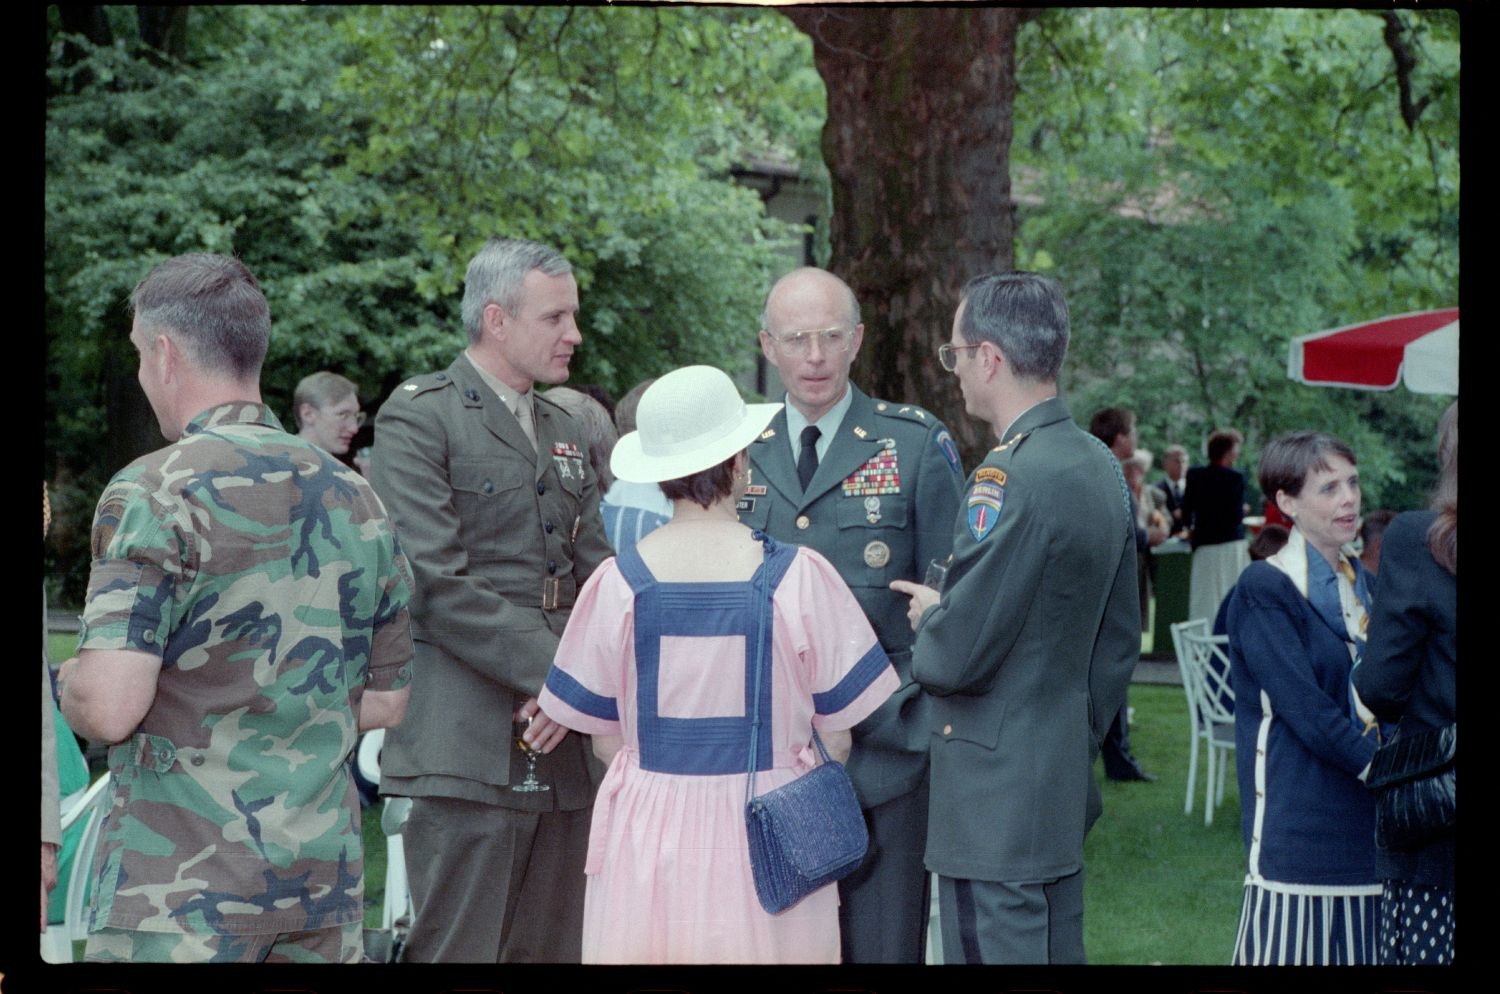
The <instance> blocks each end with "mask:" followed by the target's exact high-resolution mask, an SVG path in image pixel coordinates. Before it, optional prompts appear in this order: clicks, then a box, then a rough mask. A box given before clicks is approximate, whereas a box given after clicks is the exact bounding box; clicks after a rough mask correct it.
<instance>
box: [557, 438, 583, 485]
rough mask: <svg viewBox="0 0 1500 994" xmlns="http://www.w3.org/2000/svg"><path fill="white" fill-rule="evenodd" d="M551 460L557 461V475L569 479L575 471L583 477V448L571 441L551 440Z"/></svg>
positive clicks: (580, 477)
mask: <svg viewBox="0 0 1500 994" xmlns="http://www.w3.org/2000/svg"><path fill="white" fill-rule="evenodd" d="M552 461H553V462H555V463H557V475H558V476H560V477H562V478H563V479H564V480H571V479H572V478H573V475H574V474H575V473H576V474H577V475H578V478H579V479H580V480H581V479H583V450H582V449H580V448H579V447H578V446H576V445H574V444H573V443H572V442H553V443H552Z"/></svg>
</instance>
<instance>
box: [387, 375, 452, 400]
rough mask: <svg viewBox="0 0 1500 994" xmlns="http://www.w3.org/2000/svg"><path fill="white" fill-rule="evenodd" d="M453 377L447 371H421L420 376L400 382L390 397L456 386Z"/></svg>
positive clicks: (407, 396) (409, 396)
mask: <svg viewBox="0 0 1500 994" xmlns="http://www.w3.org/2000/svg"><path fill="white" fill-rule="evenodd" d="M456 385H457V384H455V383H454V382H453V377H451V376H449V375H448V374H447V373H443V372H437V373H423V374H422V375H421V376H413V377H412V378H411V379H409V380H407V381H406V382H405V383H403V384H401V385H400V386H399V387H397V388H396V389H395V391H394V392H393V393H392V394H391V396H392V397H406V398H411V397H416V396H418V395H419V394H424V393H427V392H429V391H432V390H441V389H443V388H444V387H451V386H456Z"/></svg>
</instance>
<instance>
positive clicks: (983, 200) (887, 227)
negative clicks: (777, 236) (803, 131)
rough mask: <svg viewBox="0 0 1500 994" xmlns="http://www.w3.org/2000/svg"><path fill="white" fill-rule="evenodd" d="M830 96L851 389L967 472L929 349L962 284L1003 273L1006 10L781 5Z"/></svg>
mask: <svg viewBox="0 0 1500 994" xmlns="http://www.w3.org/2000/svg"><path fill="white" fill-rule="evenodd" d="M783 12H784V13H785V14H786V16H787V17H789V18H791V20H792V21H793V23H795V24H796V25H797V26H798V27H799V28H801V29H802V30H803V31H805V32H806V33H807V34H808V35H809V36H810V37H811V38H812V42H813V57H814V60H815V62H816V64H817V68H818V72H819V74H820V75H821V76H822V77H823V81H824V83H825V85H826V86H827V90H828V121H827V124H826V125H825V126H824V129H823V156H824V158H825V159H826V160H827V163H828V170H829V172H830V174H831V175H832V178H833V222H832V227H831V231H830V234H831V240H832V244H833V258H832V260H831V262H830V268H831V269H832V270H833V271H834V272H836V273H837V274H838V275H839V276H841V277H842V278H843V279H844V280H845V281H847V282H848V283H849V285H850V286H851V287H853V288H854V292H855V294H856V295H857V296H858V297H859V301H860V305H861V308H862V310H863V316H864V322H865V343H864V347H863V348H862V350H861V352H860V356H859V360H858V362H857V364H856V367H855V373H854V375H855V379H856V380H858V381H859V382H860V383H861V384H862V385H864V386H866V387H868V388H869V390H870V392H872V393H874V394H876V395H878V396H883V397H886V398H888V399H891V400H897V401H914V402H916V403H920V404H921V405H922V406H924V407H926V408H928V409H929V410H931V411H933V412H934V413H936V414H937V415H938V416H939V417H941V418H942V419H943V420H944V421H945V422H946V423H947V424H948V426H949V428H950V429H951V430H952V432H953V434H954V437H955V438H956V439H957V440H958V443H959V448H960V449H961V451H962V452H963V455H964V462H965V465H967V466H973V465H974V464H975V463H976V462H977V461H978V460H979V459H980V458H981V457H982V455H983V452H984V451H985V449H986V448H987V447H988V446H990V445H993V444H994V443H993V442H992V441H991V437H992V436H991V434H990V429H989V427H988V426H987V425H983V424H980V423H978V422H976V421H975V420H974V419H972V418H970V417H969V416H968V415H966V414H965V413H964V410H963V400H962V398H961V397H960V396H959V393H958V388H957V384H956V383H955V382H954V380H953V377H952V375H951V374H949V373H946V372H944V371H943V368H942V366H941V365H939V364H938V361H937V356H936V354H935V353H936V349H937V347H938V345H940V344H941V343H942V342H944V341H947V339H948V336H949V333H950V331H951V329H952V326H953V312H954V309H955V308H956V307H957V305H958V295H959V291H960V290H962V288H963V285H964V283H966V282H967V281H968V280H969V278H970V277H972V276H976V275H978V274H980V273H983V272H990V271H994V270H1003V269H1009V268H1011V267H1012V266H1013V264H1014V257H1015V255H1014V253H1015V249H1014V245H1013V239H1014V226H1015V221H1014V205H1013V203H1012V201H1011V197H1010V164H1009V160H1010V140H1011V104H1012V102H1013V101H1014V99H1015V93H1016V78H1015V40H1016V31H1017V29H1018V27H1019V26H1020V24H1021V22H1022V21H1023V20H1024V19H1025V18H1026V16H1027V14H1028V12H1026V11H1023V10H1019V9H1016V8H1001V9H993V8H988V9H987V8H974V7H968V8H939V9H931V8H927V7H926V5H919V7H918V8H908V7H897V8H850V7H788V8H785V9H784V11H783Z"/></svg>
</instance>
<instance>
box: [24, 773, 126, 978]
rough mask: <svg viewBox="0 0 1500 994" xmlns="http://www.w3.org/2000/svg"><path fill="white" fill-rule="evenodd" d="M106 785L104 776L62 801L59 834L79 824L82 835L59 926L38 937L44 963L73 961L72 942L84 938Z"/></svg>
mask: <svg viewBox="0 0 1500 994" xmlns="http://www.w3.org/2000/svg"><path fill="white" fill-rule="evenodd" d="M109 784H110V776H109V774H105V775H104V776H102V777H100V778H99V779H98V780H95V781H94V782H93V783H92V784H90V785H89V786H88V787H87V788H85V789H83V790H80V791H78V792H76V793H74V794H69V795H68V796H67V797H65V798H63V801H62V830H63V832H64V833H66V832H67V831H68V830H69V829H70V828H72V827H73V826H74V825H77V824H78V823H79V822H82V823H83V835H82V836H81V837H80V838H79V840H78V849H77V850H76V852H75V853H74V856H73V865H72V869H71V870H70V871H69V873H68V896H67V902H66V905H65V908H66V910H65V911H64V912H63V920H62V923H61V924H59V925H49V926H47V931H45V932H43V933H42V935H41V955H42V959H43V960H45V961H46V962H48V963H71V962H73V943H74V942H75V941H78V940H82V939H87V938H88V907H87V903H86V900H87V898H88V897H89V896H91V895H90V891H89V883H90V880H89V878H90V876H91V875H92V873H93V869H94V850H95V849H97V848H98V846H99V832H100V829H102V828H103V826H104V809H105V805H106V804H108V803H109V800H110V797H111V796H112V795H111V793H110V790H109Z"/></svg>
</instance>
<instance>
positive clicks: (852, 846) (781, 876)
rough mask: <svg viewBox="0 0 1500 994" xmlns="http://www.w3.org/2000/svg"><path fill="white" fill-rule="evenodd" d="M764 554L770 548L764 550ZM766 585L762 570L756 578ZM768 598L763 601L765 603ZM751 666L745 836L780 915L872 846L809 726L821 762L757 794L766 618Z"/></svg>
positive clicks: (846, 787)
mask: <svg viewBox="0 0 1500 994" xmlns="http://www.w3.org/2000/svg"><path fill="white" fill-rule="evenodd" d="M767 551H768V552H769V548H768V550H767ZM761 581H762V584H764V582H765V571H762V574H761ZM766 599H767V596H762V598H761V601H762V602H764V601H765V600H766ZM771 613H772V612H771V611H770V610H769V609H768V605H764V604H763V606H762V608H761V638H760V639H758V640H757V649H756V663H755V694H754V698H753V700H754V701H755V704H754V710H753V714H754V720H753V722H752V724H751V726H750V770H749V777H748V782H747V783H746V787H745V797H746V801H745V834H746V836H747V838H748V840H749V844H750V870H751V873H752V874H753V875H754V878H755V896H756V897H757V898H759V899H760V906H761V907H763V908H765V909H766V911H768V912H769V913H771V914H773V915H774V914H776V913H778V912H781V911H785V910H786V909H787V908H790V907H792V906H793V905H794V904H796V903H797V902H798V901H801V900H802V899H803V898H804V897H806V896H807V895H809V894H811V893H812V892H813V891H815V890H817V889H818V888H820V887H825V886H827V885H828V884H831V883H833V882H834V881H836V880H840V879H842V878H843V877H846V876H848V875H849V874H850V873H852V872H853V871H854V870H855V868H856V867H858V866H859V864H860V863H861V862H862V861H863V860H864V857H865V851H866V849H868V848H869V845H870V835H869V832H868V830H867V829H866V828H865V817H864V813H863V812H862V811H860V809H859V798H858V797H856V796H855V793H854V784H853V783H851V782H850V780H849V774H848V773H846V772H845V771H844V766H843V764H842V763H838V762H835V761H834V760H833V759H832V758H831V757H829V755H828V750H827V749H825V748H824V747H823V740H822V739H820V738H819V737H818V731H817V729H813V733H812V734H813V743H814V744H815V745H817V747H818V752H819V753H820V754H821V755H822V757H823V762H822V763H820V764H819V765H817V766H815V767H813V768H812V769H811V770H809V771H808V772H807V773H804V774H803V775H802V776H800V777H798V778H797V779H796V780H793V781H792V782H791V783H788V784H784V785H782V786H780V787H777V788H776V789H775V790H771V791H767V792H766V793H764V794H761V795H759V796H757V795H756V793H755V765H756V764H755V757H756V747H757V744H758V742H759V736H760V725H761V717H760V687H761V679H762V678H763V676H764V675H765V669H766V660H765V637H764V636H765V617H766V615H768V614H771Z"/></svg>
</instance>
